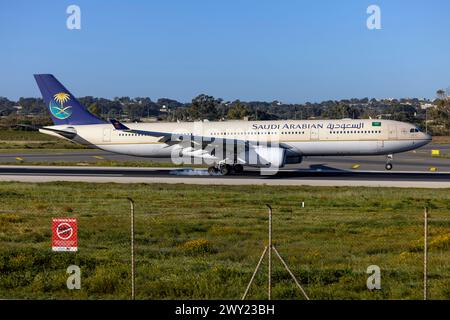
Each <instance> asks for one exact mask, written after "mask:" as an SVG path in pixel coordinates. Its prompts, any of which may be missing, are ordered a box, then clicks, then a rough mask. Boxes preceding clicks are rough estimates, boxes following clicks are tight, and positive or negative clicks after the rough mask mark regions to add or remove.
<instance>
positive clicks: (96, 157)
mask: <svg viewBox="0 0 450 320" xmlns="http://www.w3.org/2000/svg"><path fill="white" fill-rule="evenodd" d="M92 158H95V159H99V160H103V159H105V158H103V157H101V156H92Z"/></svg>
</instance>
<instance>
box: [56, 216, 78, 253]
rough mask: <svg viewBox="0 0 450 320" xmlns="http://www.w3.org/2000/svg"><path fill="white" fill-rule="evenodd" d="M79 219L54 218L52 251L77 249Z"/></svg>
mask: <svg viewBox="0 0 450 320" xmlns="http://www.w3.org/2000/svg"><path fill="white" fill-rule="evenodd" d="M77 231H78V229H77V219H75V218H53V222H52V251H77V250H78V240H77Z"/></svg>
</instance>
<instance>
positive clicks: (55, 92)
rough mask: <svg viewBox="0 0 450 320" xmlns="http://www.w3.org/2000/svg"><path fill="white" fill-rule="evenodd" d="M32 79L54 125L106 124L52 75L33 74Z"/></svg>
mask: <svg viewBox="0 0 450 320" xmlns="http://www.w3.org/2000/svg"><path fill="white" fill-rule="evenodd" d="M34 78H35V79H36V82H37V84H38V86H39V90H41V94H42V97H43V98H44V102H45V104H46V105H47V106H48V110H49V111H50V116H51V117H52V120H53V123H54V124H55V125H59V124H101V123H106V122H105V121H103V120H102V119H99V118H97V117H96V116H94V115H93V114H92V113H90V112H89V111H88V110H86V108H85V107H84V106H83V105H82V104H81V103H79V102H78V101H77V99H75V97H74V96H73V95H72V94H71V93H70V92H69V90H67V89H66V88H65V87H64V86H63V85H62V84H61V83H60V82H59V81H58V80H56V78H55V77H54V76H53V75H51V74H35V75H34Z"/></svg>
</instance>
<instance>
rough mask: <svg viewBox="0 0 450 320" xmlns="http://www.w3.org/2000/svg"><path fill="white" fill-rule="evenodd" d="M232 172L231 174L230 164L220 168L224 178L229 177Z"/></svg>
mask: <svg viewBox="0 0 450 320" xmlns="http://www.w3.org/2000/svg"><path fill="white" fill-rule="evenodd" d="M230 172H231V166H230V165H229V164H225V165H223V166H221V167H220V173H221V174H222V175H223V176H226V175H229V174H230Z"/></svg>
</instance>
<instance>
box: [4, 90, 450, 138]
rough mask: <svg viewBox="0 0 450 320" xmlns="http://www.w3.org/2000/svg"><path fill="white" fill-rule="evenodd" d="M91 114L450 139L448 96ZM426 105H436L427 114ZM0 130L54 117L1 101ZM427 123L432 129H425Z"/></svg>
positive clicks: (215, 101)
mask: <svg viewBox="0 0 450 320" xmlns="http://www.w3.org/2000/svg"><path fill="white" fill-rule="evenodd" d="M78 100H79V101H80V102H81V103H82V104H83V105H84V106H87V108H88V109H89V111H91V112H92V113H94V114H96V115H98V116H99V117H102V118H104V119H113V118H114V119H119V120H122V121H133V122H134V121H138V122H139V121H148V120H149V118H151V119H153V120H160V121H199V120H209V121H224V120H237V119H248V120H278V119H294V120H306V119H343V118H352V119H368V118H372V119H377V118H381V119H391V120H398V121H405V122H410V123H413V124H415V125H417V126H418V127H420V128H422V129H424V128H425V127H427V129H428V131H429V132H431V133H432V134H436V135H450V99H449V98H448V96H447V95H446V94H445V92H444V91H443V90H438V91H437V98H436V99H435V100H434V101H428V100H419V99H417V98H413V99H380V100H377V99H369V98H362V99H356V98H353V99H343V100H339V101H337V100H329V101H323V102H320V103H310V102H307V103H304V104H286V103H282V102H280V101H272V102H264V101H249V102H245V101H240V100H235V101H224V100H223V99H220V98H215V97H213V96H210V95H206V94H200V95H198V96H196V97H195V98H193V99H192V101H191V102H188V103H183V102H179V101H176V100H173V99H169V98H160V99H158V100H156V101H152V100H151V99H150V98H148V97H135V98H131V97H117V98H114V99H112V100H110V99H105V98H96V97H92V96H87V97H82V98H79V99H78ZM424 104H428V105H431V106H432V107H430V108H428V109H424V108H422V106H423V105H424ZM0 117H1V120H0V125H1V126H3V127H5V126H10V127H11V126H17V125H20V124H30V125H49V124H51V120H50V117H49V115H48V112H47V111H46V106H45V104H44V102H43V100H42V99H40V98H20V99H19V100H18V101H10V100H8V99H7V98H4V97H0ZM425 122H426V123H427V125H426V124H425Z"/></svg>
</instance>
